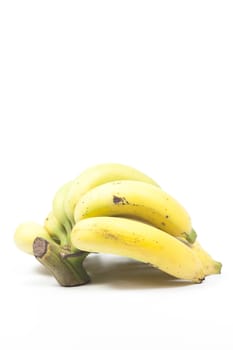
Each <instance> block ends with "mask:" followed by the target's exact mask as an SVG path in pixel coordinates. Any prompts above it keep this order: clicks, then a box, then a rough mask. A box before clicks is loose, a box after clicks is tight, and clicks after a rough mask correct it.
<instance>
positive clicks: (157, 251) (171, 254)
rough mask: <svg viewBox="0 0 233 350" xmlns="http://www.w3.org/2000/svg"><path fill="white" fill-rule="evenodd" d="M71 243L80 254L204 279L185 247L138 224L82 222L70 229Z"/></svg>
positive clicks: (110, 219) (113, 219) (113, 220)
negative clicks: (114, 257)
mask: <svg viewBox="0 0 233 350" xmlns="http://www.w3.org/2000/svg"><path fill="white" fill-rule="evenodd" d="M71 241H72V244H73V245H74V246H75V247H76V248H78V249H81V250H83V251H88V252H101V253H110V254H117V255H121V256H127V257H130V258H133V259H136V260H139V261H142V262H145V263H150V264H152V265H153V266H155V267H157V268H159V269H160V270H162V271H164V272H166V273H168V274H170V275H172V276H174V277H177V278H181V279H185V280H190V281H192V282H197V283H198V282H201V281H202V280H203V279H204V277H205V273H204V271H203V268H202V263H201V261H200V259H199V258H198V256H197V255H196V254H195V252H194V251H193V250H192V249H191V248H190V247H189V246H188V245H187V244H185V243H183V242H182V241H180V240H179V239H176V238H175V237H173V236H171V235H169V234H167V233H166V232H164V231H162V230H160V229H157V228H155V227H153V226H151V225H148V224H145V223H142V222H140V221H136V220H132V219H127V218H117V217H103V216H102V217H94V218H88V219H84V220H81V221H78V222H77V223H76V224H75V226H74V227H73V230H72V232H71Z"/></svg>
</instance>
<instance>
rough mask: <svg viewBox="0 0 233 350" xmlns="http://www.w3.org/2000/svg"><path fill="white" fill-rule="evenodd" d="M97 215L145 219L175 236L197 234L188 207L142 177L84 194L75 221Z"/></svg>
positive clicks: (190, 237) (109, 184)
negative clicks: (186, 208) (143, 180)
mask: <svg viewBox="0 0 233 350" xmlns="http://www.w3.org/2000/svg"><path fill="white" fill-rule="evenodd" d="M94 216H121V217H130V218H134V219H138V220H142V221H144V222H146V223H149V224H151V225H153V226H155V227H157V228H159V229H161V230H163V231H165V232H167V233H169V234H171V235H173V236H177V237H180V238H183V239H186V240H188V241H189V242H193V241H194V240H195V238H196V234H195V232H194V231H193V230H192V224H191V220H190V217H189V215H188V213H187V212H186V210H185V209H184V208H183V207H182V206H181V205H180V204H179V203H178V202H177V201H176V200H175V199H174V198H172V197H171V196H170V195H168V194H167V193H166V192H164V191H163V190H162V189H161V188H159V187H156V186H154V185H151V184H148V183H144V182H141V181H130V180H123V181H113V182H108V183H106V184H103V185H100V186H97V187H95V188H94V189H92V190H90V191H89V192H87V193H86V194H85V195H84V196H83V197H81V199H80V201H79V202H78V204H77V206H76V208H75V212H74V217H75V221H76V222H77V221H79V220H81V219H84V218H88V217H94Z"/></svg>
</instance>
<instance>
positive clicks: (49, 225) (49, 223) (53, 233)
mask: <svg viewBox="0 0 233 350" xmlns="http://www.w3.org/2000/svg"><path fill="white" fill-rule="evenodd" d="M44 227H45V229H46V230H47V232H48V234H49V236H50V237H51V238H52V239H53V240H54V241H55V242H57V243H58V244H61V245H62V246H64V245H66V244H67V234H66V231H65V228H64V227H63V226H62V225H61V224H60V222H58V220H57V218H56V217H55V215H54V213H53V212H50V213H49V215H48V216H47V218H46V219H45V222H44Z"/></svg>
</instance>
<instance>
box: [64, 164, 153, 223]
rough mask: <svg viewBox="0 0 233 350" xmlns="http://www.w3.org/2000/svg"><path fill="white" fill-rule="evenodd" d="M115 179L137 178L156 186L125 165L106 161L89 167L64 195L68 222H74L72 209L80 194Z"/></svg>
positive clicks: (143, 175)
mask: <svg viewBox="0 0 233 350" xmlns="http://www.w3.org/2000/svg"><path fill="white" fill-rule="evenodd" d="M115 180H137V181H142V182H147V183H150V184H153V185H155V186H158V184H157V183H156V182H155V181H154V180H153V179H151V178H150V177H148V176H147V175H145V174H143V173H142V172H140V171H138V170H137V169H134V168H132V167H129V166H126V165H122V164H115V163H107V164H99V165H96V166H94V167H91V168H89V169H87V170H86V171H84V172H83V173H82V174H81V175H80V176H78V177H77V178H76V179H75V180H74V181H73V184H72V185H71V187H70V189H69V190H68V192H67V195H66V197H65V202H64V208H65V213H66V216H67V217H68V218H69V220H70V222H71V223H72V224H74V209H75V206H76V204H77V203H78V201H79V199H80V198H81V196H82V195H84V194H85V193H86V192H88V191H89V190H91V189H92V188H94V187H96V186H98V185H101V184H104V183H106V182H109V181H115Z"/></svg>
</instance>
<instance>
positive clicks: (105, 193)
mask: <svg viewBox="0 0 233 350" xmlns="http://www.w3.org/2000/svg"><path fill="white" fill-rule="evenodd" d="M196 236H197V235H196V232H195V231H194V229H193V227H192V223H191V219H190V217H189V214H188V213H187V211H186V210H185V209H184V208H183V206H182V205H181V204H180V203H179V202H178V201H177V200H175V199H174V198H173V197H171V196H170V195H169V194H168V193H166V192H165V191H164V190H163V189H161V187H160V186H159V185H158V184H157V183H156V182H155V181H154V180H153V179H151V178H150V177H148V176H147V175H145V174H143V173H142V172H140V171H138V170H136V169H134V168H132V167H129V166H125V165H121V164H111V163H110V164H100V165H97V166H94V167H92V168H89V169H87V170H86V171H84V172H83V173H82V174H81V175H79V176H78V177H77V178H75V179H74V180H73V181H70V182H68V183H66V184H65V185H63V186H62V187H61V188H60V189H59V190H58V191H57V193H56V194H55V196H54V199H53V202H52V211H51V212H50V213H49V215H48V216H47V218H46V220H45V222H44V225H38V224H36V223H33V222H27V223H24V224H21V225H20V226H19V227H18V228H17V229H16V232H15V236H14V239H15V242H16V244H17V246H18V247H19V248H20V249H21V250H23V251H24V252H27V253H29V254H34V255H35V257H36V258H37V259H38V260H39V261H40V262H41V263H42V264H43V265H45V266H46V267H47V268H48V269H49V271H50V272H51V273H52V274H53V275H54V276H55V278H56V279H57V281H58V282H59V283H60V284H61V285H63V286H72V285H80V284H85V283H87V282H88V281H89V276H88V274H87V272H86V271H85V269H84V267H83V261H84V259H85V258H86V256H87V255H88V254H89V253H90V252H95V253H97V252H101V253H111V254H117V255H121V256H127V257H130V258H133V259H136V260H139V261H142V262H145V263H149V264H152V265H153V266H155V267H157V268H158V269H160V270H162V271H164V272H166V273H168V274H170V275H172V276H174V277H176V278H181V279H185V280H189V281H191V282H196V283H199V282H201V281H202V280H203V279H204V278H205V277H206V276H208V275H210V274H217V273H220V271H221V263H219V262H217V261H215V260H213V259H212V257H211V256H210V255H209V254H208V253H207V252H206V251H205V250H204V249H203V248H202V247H201V245H200V244H199V243H198V242H197V240H196Z"/></svg>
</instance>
